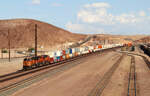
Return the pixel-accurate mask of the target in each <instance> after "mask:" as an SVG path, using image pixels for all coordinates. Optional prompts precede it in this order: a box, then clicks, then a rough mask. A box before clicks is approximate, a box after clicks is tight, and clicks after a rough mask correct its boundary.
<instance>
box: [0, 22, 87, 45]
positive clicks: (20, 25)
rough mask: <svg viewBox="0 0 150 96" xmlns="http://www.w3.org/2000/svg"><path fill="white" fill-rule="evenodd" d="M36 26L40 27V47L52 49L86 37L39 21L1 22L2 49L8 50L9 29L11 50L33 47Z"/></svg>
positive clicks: (0, 43)
mask: <svg viewBox="0 0 150 96" xmlns="http://www.w3.org/2000/svg"><path fill="white" fill-rule="evenodd" d="M35 24H37V26H38V29H37V30H38V45H39V46H44V47H50V46H55V45H57V44H62V43H66V42H77V41H79V40H82V39H84V38H85V37H86V35H82V34H74V33H71V32H69V31H66V30H63V29H61V28H58V27H56V26H53V25H51V24H48V23H44V22H41V21H37V20H31V19H13V20H0V45H1V46H0V48H8V29H9V31H10V40H11V48H21V47H33V46H34V32H35Z"/></svg>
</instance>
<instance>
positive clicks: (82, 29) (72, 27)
mask: <svg viewBox="0 0 150 96" xmlns="http://www.w3.org/2000/svg"><path fill="white" fill-rule="evenodd" d="M65 27H66V28H67V30H69V31H71V32H75V33H86V34H94V33H97V34H98V33H99V34H100V33H104V29H102V28H96V29H95V27H93V26H90V25H85V24H73V23H72V22H68V23H67V24H66V25H65Z"/></svg>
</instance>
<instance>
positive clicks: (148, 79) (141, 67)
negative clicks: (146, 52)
mask: <svg viewBox="0 0 150 96" xmlns="http://www.w3.org/2000/svg"><path fill="white" fill-rule="evenodd" d="M135 60H136V61H135V62H136V73H137V84H138V93H139V94H140V95H139V96H150V70H149V68H148V67H147V65H146V64H145V63H144V60H143V59H142V58H141V57H139V56H136V58H135Z"/></svg>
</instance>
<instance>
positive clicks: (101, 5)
mask: <svg viewBox="0 0 150 96" xmlns="http://www.w3.org/2000/svg"><path fill="white" fill-rule="evenodd" d="M84 7H85V8H91V7H93V8H109V7H111V6H110V5H109V4H108V3H105V2H101V3H93V4H86V5H84Z"/></svg>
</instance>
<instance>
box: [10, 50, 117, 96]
mask: <svg viewBox="0 0 150 96" xmlns="http://www.w3.org/2000/svg"><path fill="white" fill-rule="evenodd" d="M119 57H120V54H119V53H115V52H110V53H108V54H106V55H104V56H101V55H100V56H96V57H95V58H91V59H90V60H86V62H83V63H82V64H80V65H78V66H76V67H73V68H72V69H69V70H67V71H65V72H63V73H62V74H60V75H58V76H53V77H52V78H47V79H44V80H42V81H40V82H37V83H36V84H33V85H31V86H29V87H27V88H25V89H22V90H20V91H18V92H16V93H15V94H14V95H13V96H20V94H21V96H87V95H88V94H89V92H90V91H91V90H92V89H93V88H94V87H95V85H96V83H97V82H98V80H99V79H100V78H102V76H103V75H104V73H105V72H106V71H107V70H108V69H109V68H110V67H111V66H112V65H113V63H115V62H116V61H117V59H118V58H119ZM116 58H117V59H116ZM108 59H109V60H108Z"/></svg>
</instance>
